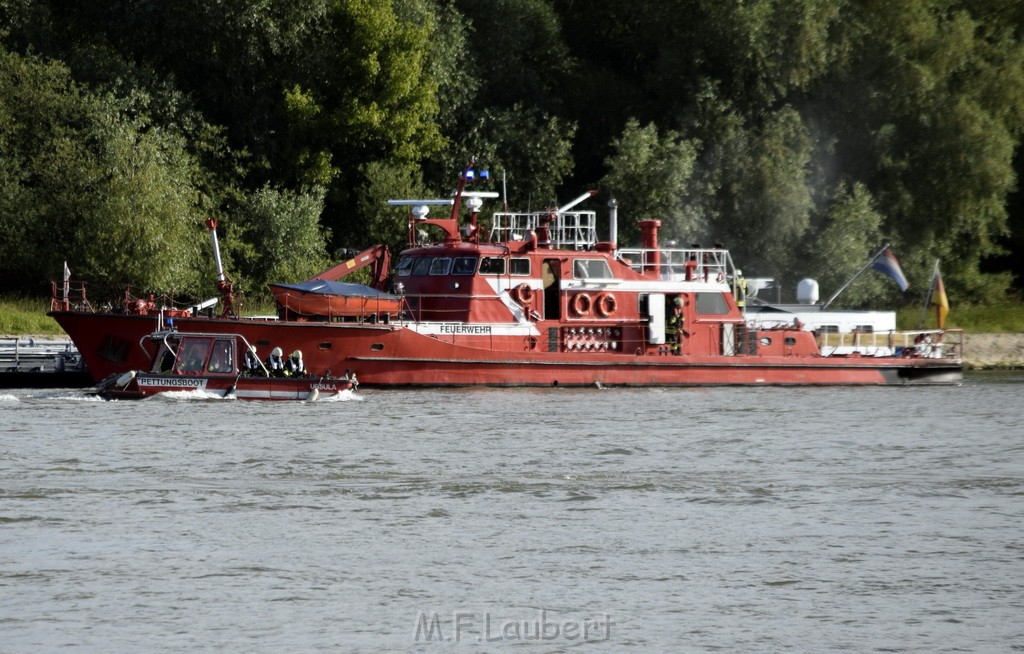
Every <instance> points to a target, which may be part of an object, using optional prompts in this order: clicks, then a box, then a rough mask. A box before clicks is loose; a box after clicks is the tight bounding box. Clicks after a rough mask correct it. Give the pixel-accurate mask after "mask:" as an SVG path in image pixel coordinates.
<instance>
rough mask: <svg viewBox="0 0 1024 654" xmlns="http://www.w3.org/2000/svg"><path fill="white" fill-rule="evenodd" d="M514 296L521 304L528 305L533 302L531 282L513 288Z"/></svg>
mask: <svg viewBox="0 0 1024 654" xmlns="http://www.w3.org/2000/svg"><path fill="white" fill-rule="evenodd" d="M512 297H513V298H514V299H515V301H516V302H518V303H519V304H521V305H523V306H526V305H528V304H530V303H531V302H533V289H532V288H531V287H530V286H529V284H520V285H519V286H516V287H515V288H513V289H512Z"/></svg>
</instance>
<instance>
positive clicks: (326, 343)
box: [317, 341, 334, 350]
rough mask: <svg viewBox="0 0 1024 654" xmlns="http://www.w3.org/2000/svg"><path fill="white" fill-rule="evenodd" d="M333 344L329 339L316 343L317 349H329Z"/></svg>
mask: <svg viewBox="0 0 1024 654" xmlns="http://www.w3.org/2000/svg"><path fill="white" fill-rule="evenodd" d="M333 345H334V344H333V343H331V342H330V341H324V342H323V343H321V344H320V345H317V348H318V349H320V350H329V349H331V347H332V346H333Z"/></svg>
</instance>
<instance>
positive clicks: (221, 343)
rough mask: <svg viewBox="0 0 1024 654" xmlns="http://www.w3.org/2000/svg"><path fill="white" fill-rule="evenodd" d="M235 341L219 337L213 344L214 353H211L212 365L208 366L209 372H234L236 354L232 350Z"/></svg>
mask: <svg viewBox="0 0 1024 654" xmlns="http://www.w3.org/2000/svg"><path fill="white" fill-rule="evenodd" d="M232 346H233V343H232V342H231V341H229V340H226V339H217V341H216V342H215V343H214V344H213V354H211V355H210V365H209V366H208V367H207V368H206V370H207V371H208V372H233V371H234V367H235V366H234V363H233V361H234V356H233V355H232V352H233V351H234V348H233V347H232Z"/></svg>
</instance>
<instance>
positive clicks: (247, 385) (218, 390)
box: [99, 373, 354, 401]
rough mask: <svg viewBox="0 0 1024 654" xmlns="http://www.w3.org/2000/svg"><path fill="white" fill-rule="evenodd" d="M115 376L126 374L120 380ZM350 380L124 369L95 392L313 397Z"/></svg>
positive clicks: (337, 390) (345, 386)
mask: <svg viewBox="0 0 1024 654" xmlns="http://www.w3.org/2000/svg"><path fill="white" fill-rule="evenodd" d="M117 377H126V378H127V379H124V380H121V379H117ZM353 387H354V385H353V383H352V382H351V381H349V380H348V379H338V378H330V379H324V378H320V379H317V378H309V377H307V378H276V377H269V378H268V377H238V378H236V377H233V376H231V377H211V376H188V375H176V374H154V373H135V374H131V373H128V374H126V375H115V376H113V378H109V379H108V380H105V381H104V382H101V383H100V384H99V394H100V395H101V396H103V397H104V398H106V399H109V400H118V399H121V400H137V399H144V398H147V397H152V396H154V395H159V394H161V393H171V392H177V393H181V392H195V393H199V394H201V395H202V396H210V397H229V396H230V397H234V398H237V399H239V400H293V401H294V400H300V401H315V400H319V399H326V398H330V397H335V396H337V395H339V394H341V393H342V392H344V391H348V390H351V389H352V388H353Z"/></svg>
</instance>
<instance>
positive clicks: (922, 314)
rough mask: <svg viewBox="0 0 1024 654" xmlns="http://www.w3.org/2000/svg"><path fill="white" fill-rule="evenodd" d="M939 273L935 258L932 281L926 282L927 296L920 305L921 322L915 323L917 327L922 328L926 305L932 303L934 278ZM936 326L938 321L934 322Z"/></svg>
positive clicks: (926, 311) (926, 309)
mask: <svg viewBox="0 0 1024 654" xmlns="http://www.w3.org/2000/svg"><path fill="white" fill-rule="evenodd" d="M938 274H939V260H938V259H936V260H935V267H934V268H933V269H932V281H930V282H928V296H927V297H925V299H924V306H923V307H921V322H919V323H918V324H917V328H918V329H924V319H925V317H926V316H927V315H928V305H929V304H931V303H932V291H934V290H935V278H936V277H937V276H938ZM935 324H936V326H938V324H939V323H938V322H936V323H935Z"/></svg>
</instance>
